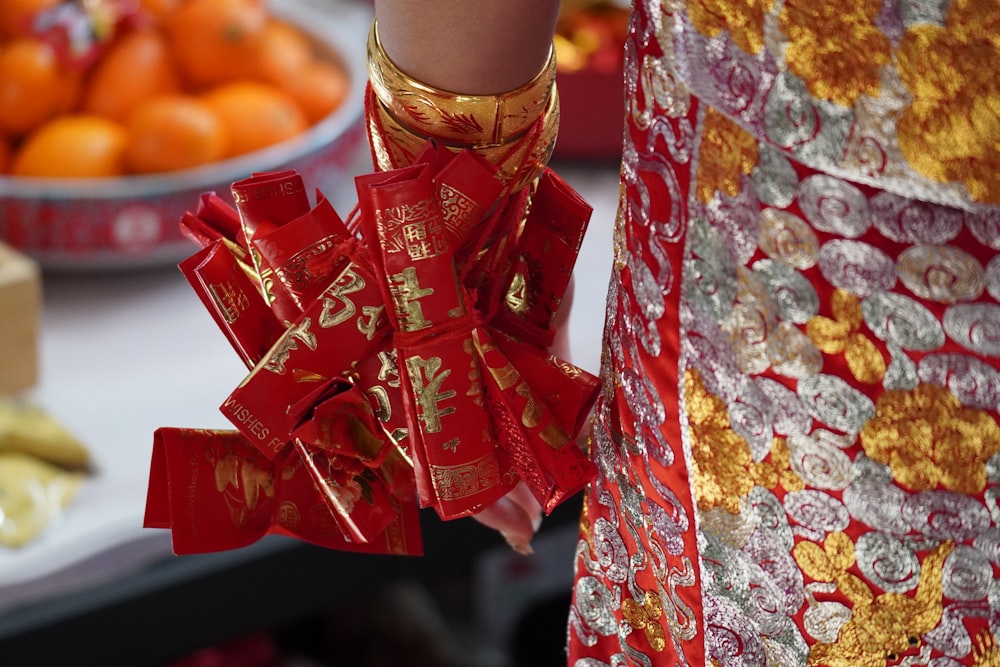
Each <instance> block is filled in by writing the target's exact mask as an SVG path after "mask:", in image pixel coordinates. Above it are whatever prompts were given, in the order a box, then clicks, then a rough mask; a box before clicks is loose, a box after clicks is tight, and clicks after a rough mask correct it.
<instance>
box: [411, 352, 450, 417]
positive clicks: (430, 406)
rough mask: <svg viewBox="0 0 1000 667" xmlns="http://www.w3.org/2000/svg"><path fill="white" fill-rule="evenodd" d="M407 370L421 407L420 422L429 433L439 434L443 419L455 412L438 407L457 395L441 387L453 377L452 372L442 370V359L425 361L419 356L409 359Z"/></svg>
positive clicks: (435, 358)
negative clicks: (442, 389)
mask: <svg viewBox="0 0 1000 667" xmlns="http://www.w3.org/2000/svg"><path fill="white" fill-rule="evenodd" d="M406 370H407V375H408V376H409V378H410V384H411V385H412V386H413V392H414V394H415V395H416V398H417V404H418V405H419V406H420V417H419V418H420V421H422V422H423V423H424V427H425V429H426V430H427V432H428V433H438V432H439V431H440V430H441V418H442V417H444V416H446V415H449V414H452V413H453V412H455V408H454V407H447V408H439V407H438V403H440V402H441V401H445V400H448V399H450V398H454V397H455V395H456V392H455V391H454V390H451V389H449V390H448V391H441V385H442V384H443V383H444V381H445V380H446V379H447V378H448V376H449V375H451V370H450V369H447V368H446V369H442V368H441V358H440V357H431V358H430V359H423V358H422V357H419V356H412V357H409V358H407V360H406Z"/></svg>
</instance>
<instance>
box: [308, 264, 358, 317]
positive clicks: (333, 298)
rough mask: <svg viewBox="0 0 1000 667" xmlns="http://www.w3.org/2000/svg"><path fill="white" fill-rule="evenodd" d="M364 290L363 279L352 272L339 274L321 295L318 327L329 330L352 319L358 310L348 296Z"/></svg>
mask: <svg viewBox="0 0 1000 667" xmlns="http://www.w3.org/2000/svg"><path fill="white" fill-rule="evenodd" d="M364 288H365V279H364V278H362V277H361V276H359V275H358V274H356V273H355V272H354V271H351V270H347V271H344V272H343V273H342V274H340V276H339V277H338V278H337V280H335V281H334V283H333V284H332V285H330V287H329V288H328V289H327V290H326V292H324V293H323V310H322V312H321V313H320V316H319V325H320V326H321V327H322V328H324V329H329V328H331V327H335V326H339V325H341V324H343V323H344V322H346V321H347V320H349V319H351V318H352V317H354V314H355V313H357V312H358V308H357V306H355V305H354V302H353V301H351V300H350V299H349V298H348V295H349V294H354V293H355V292H360V291H361V290H363V289H364ZM338 306H339V307H338Z"/></svg>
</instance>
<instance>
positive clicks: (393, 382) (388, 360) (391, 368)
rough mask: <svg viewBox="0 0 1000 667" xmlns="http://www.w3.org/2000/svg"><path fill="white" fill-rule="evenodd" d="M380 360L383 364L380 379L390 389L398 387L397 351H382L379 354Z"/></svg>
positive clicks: (379, 372)
mask: <svg viewBox="0 0 1000 667" xmlns="http://www.w3.org/2000/svg"><path fill="white" fill-rule="evenodd" d="M378 360H379V363H380V364H381V365H380V366H379V369H378V379H379V380H381V381H382V382H385V383H386V384H387V385H389V386H390V387H398V386H399V364H398V363H397V361H398V359H397V357H396V350H382V351H381V352H379V353H378Z"/></svg>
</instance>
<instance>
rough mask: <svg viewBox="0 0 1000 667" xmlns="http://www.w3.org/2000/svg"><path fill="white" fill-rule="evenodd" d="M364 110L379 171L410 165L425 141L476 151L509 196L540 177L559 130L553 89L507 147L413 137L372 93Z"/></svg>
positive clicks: (453, 148) (557, 97)
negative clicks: (539, 111) (532, 119)
mask: <svg viewBox="0 0 1000 667" xmlns="http://www.w3.org/2000/svg"><path fill="white" fill-rule="evenodd" d="M367 106H368V109H367V117H368V118H367V122H368V128H367V129H368V138H369V142H370V145H371V149H372V156H373V158H374V161H375V164H376V166H377V167H378V168H379V169H382V170H388V169H396V168H398V167H403V166H406V165H408V164H411V163H412V162H413V160H414V158H416V156H417V154H419V153H420V151H421V149H423V147H424V145H425V144H426V142H427V140H428V139H435V140H437V141H438V142H439V143H440V144H442V145H444V146H446V147H448V148H450V149H452V150H462V149H463V148H472V149H473V150H475V151H476V153H478V154H479V155H481V156H482V157H484V158H486V159H487V160H488V161H489V162H491V163H492V164H493V165H494V166H496V167H497V170H498V172H497V177H498V178H499V179H500V181H501V182H502V183H503V184H504V185H505V186H507V189H508V191H511V192H513V191H516V190H519V189H521V188H522V187H524V186H526V185H528V184H529V183H531V182H532V181H534V180H535V178H536V177H537V176H538V175H539V174H541V173H542V171H543V170H544V169H545V167H546V166H547V165H548V162H549V158H550V157H551V156H552V151H553V149H554V148H555V143H556V134H557V132H558V129H559V96H558V95H557V94H556V93H555V90H554V89H553V93H552V96H551V97H550V98H549V104H548V106H547V107H546V109H545V112H544V113H543V114H542V116H541V117H540V118H538V119H536V120H535V124H534V125H533V126H531V127H529V128H528V131H526V132H525V133H524V134H522V135H521V136H520V137H519V138H517V139H515V140H513V141H510V142H507V143H502V144H495V145H488V146H478V147H469V146H465V145H462V144H458V143H455V142H448V141H442V140H440V139H438V138H437V137H428V136H424V135H422V134H418V133H416V132H415V131H414V130H413V129H412V128H409V127H406V126H404V125H403V124H401V123H399V122H398V121H397V120H396V119H395V118H394V117H393V116H392V114H390V113H389V112H388V110H386V109H385V107H383V106H382V104H381V102H380V100H378V99H375V96H374V93H370V94H369V100H368V105H367Z"/></svg>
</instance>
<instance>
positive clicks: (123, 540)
mask: <svg viewBox="0 0 1000 667" xmlns="http://www.w3.org/2000/svg"><path fill="white" fill-rule="evenodd" d="M554 166H555V168H556V170H557V171H558V173H559V174H560V175H561V176H562V177H563V178H565V179H566V180H567V181H568V182H569V183H570V184H571V185H573V186H574V187H575V188H577V190H578V191H579V192H580V193H581V194H582V195H583V196H584V197H585V198H586V199H587V201H588V202H590V203H591V205H592V206H593V207H594V215H593V218H592V222H591V225H590V229H589V231H588V234H587V237H586V239H585V242H584V245H583V248H582V251H581V254H580V257H579V260H578V263H577V271H576V276H575V281H576V289H575V294H576V296H575V300H574V306H573V310H572V312H571V315H570V322H569V331H570V350H571V355H570V356H571V361H573V362H574V363H576V364H577V365H579V366H580V367H582V368H584V369H586V370H589V371H591V372H594V373H596V372H597V370H598V367H599V362H600V353H601V331H602V328H603V322H604V303H605V295H606V291H607V280H608V277H609V270H610V263H611V230H612V225H613V221H614V214H615V208H616V206H617V198H618V185H617V179H618V168H617V165H615V164H608V163H597V164H580V163H574V164H556V165H554ZM333 199H334V204H335V205H336V206H337V207H338V210H346V209H342V208H341V207H343V206H347V205H349V203H348V202H346V201H343V200H342V201H337V199H336V198H333ZM193 249H194V248H192V250H193ZM43 285H44V309H43V320H42V332H41V380H40V383H39V385H38V386H37V388H36V389H35V390H34V391H33V392H32V394H31V396H30V398H31V399H32V400H33V401H34V402H36V403H38V404H40V405H41V406H42V407H43V408H45V409H46V410H47V411H49V412H50V413H51V414H52V415H53V416H55V417H56V418H57V419H58V420H60V421H61V422H62V423H63V424H64V425H65V426H66V427H68V428H69V429H70V430H71V431H72V432H74V433H75V434H76V435H77V436H78V437H79V438H80V439H81V440H82V441H83V442H84V443H85V444H86V446H87V447H88V448H89V449H90V450H91V452H92V454H93V456H94V459H95V463H96V466H95V467H96V473H95V475H94V476H93V477H92V478H90V479H89V480H88V481H87V483H86V484H85V485H84V487H83V489H82V491H81V493H80V495H79V496H78V497H77V499H76V500H75V501H74V502H73V503H72V505H71V506H70V507H69V508H68V509H67V510H66V511H65V513H64V514H63V515H62V516H61V517H59V519H58V520H57V521H56V522H55V524H54V525H52V526H51V527H50V528H49V529H48V530H47V531H46V532H45V533H44V534H43V535H42V536H40V537H39V538H38V539H36V540H35V541H33V542H32V543H30V544H29V545H27V546H25V547H23V548H21V549H8V550H4V549H0V639H2V635H3V629H4V627H5V624H10V623H11V622H12V620H13V619H15V617H20V618H24V616H23V614H21V615H20V616H19V614H18V612H20V611H23V610H24V609H26V608H35V609H37V608H38V607H39V605H43V606H44V604H45V603H47V602H50V601H58V600H59V599H60V598H63V597H65V596H67V595H73V594H77V593H79V592H80V591H85V590H88V589H89V590H95V589H96V587H99V586H100V585H101V584H102V583H104V582H109V581H114V580H116V579H118V578H121V577H122V576H124V575H126V574H128V573H134V572H136V571H141V570H142V568H145V567H148V566H149V565H150V564H153V563H156V562H159V561H162V560H164V559H170V558H171V556H170V544H169V536H168V534H167V532H166V531H160V530H149V529H144V528H142V514H143V509H144V503H145V496H146V482H147V474H148V470H149V457H150V451H151V445H152V435H153V431H154V430H155V429H156V428H158V427H160V426H185V427H199V428H229V427H230V425H229V424H228V423H227V422H226V420H225V418H224V417H223V416H222V415H221V413H220V412H219V410H218V406H219V404H220V403H221V402H222V400H223V399H224V398H225V397H226V396H227V395H228V394H229V392H230V391H231V390H232V389H233V388H234V387H235V386H236V385H237V384H238V383H239V381H240V380H241V379H242V378H243V377H244V375H245V373H246V371H245V368H244V367H243V365H242V363H241V362H240V360H239V359H238V357H237V356H236V354H235V353H234V352H233V351H232V349H231V348H230V347H229V345H228V343H227V342H226V340H225V339H224V338H223V336H222V334H221V333H220V332H219V330H218V329H217V328H216V327H215V324H214V323H213V321H212V319H211V317H210V316H209V315H208V313H207V312H206V311H205V310H204V309H203V307H202V306H201V304H200V302H199V301H198V299H197V297H196V296H195V294H194V293H193V292H192V291H191V289H190V287H189V286H188V284H187V283H186V281H185V280H184V279H183V277H182V276H181V274H180V272H179V271H178V270H177V268H176V266H173V265H171V266H160V267H151V268H149V269H144V270H133V271H129V272H106V273H98V272H95V273H72V274H69V273H67V274H59V273H53V274H46V275H45V276H44V281H43ZM260 549H262V550H263V552H264V553H266V552H267V550H268V549H270V547H268V546H264V547H260ZM254 553H255V552H254V551H252V550H251V551H248V552H246V553H244V554H237V555H234V558H237V559H247V558H252V557H253V554H254ZM213 562H214V561H213Z"/></svg>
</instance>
